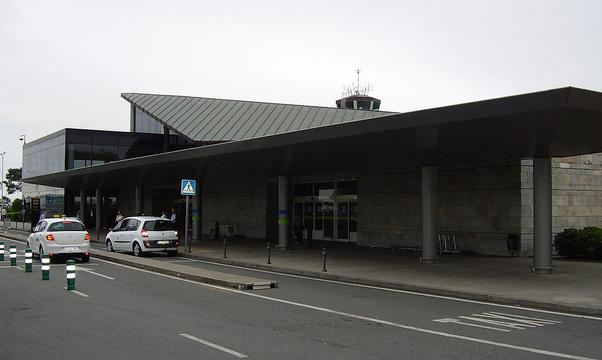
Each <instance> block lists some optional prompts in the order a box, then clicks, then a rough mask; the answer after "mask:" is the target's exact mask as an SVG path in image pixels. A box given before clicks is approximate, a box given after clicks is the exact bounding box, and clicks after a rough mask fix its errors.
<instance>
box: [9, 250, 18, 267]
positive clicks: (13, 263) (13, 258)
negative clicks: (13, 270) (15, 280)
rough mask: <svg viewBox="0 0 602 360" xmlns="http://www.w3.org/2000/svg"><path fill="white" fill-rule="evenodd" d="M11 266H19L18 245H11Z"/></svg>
mask: <svg viewBox="0 0 602 360" xmlns="http://www.w3.org/2000/svg"><path fill="white" fill-rule="evenodd" d="M10 266H17V247H16V246H15V245H11V246H10Z"/></svg>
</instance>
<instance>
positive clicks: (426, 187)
mask: <svg viewBox="0 0 602 360" xmlns="http://www.w3.org/2000/svg"><path fill="white" fill-rule="evenodd" d="M436 226H437V167H436V166H423V167H422V257H421V258H420V262H421V263H423V264H434V263H437V261H438V256H437V244H436V242H437V239H436V235H437V234H436Z"/></svg>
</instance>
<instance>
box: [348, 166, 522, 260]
mask: <svg viewBox="0 0 602 360" xmlns="http://www.w3.org/2000/svg"><path fill="white" fill-rule="evenodd" d="M420 186H421V180H420V171H419V170H418V169H416V170H414V171H408V172H400V173H382V174H371V175H362V176H359V177H358V209H359V210H358V211H359V213H358V245H367V246H381V247H389V246H400V247H421V245H422V243H421V241H422V240H421V236H422V214H421V189H420ZM438 188H439V189H438V225H439V228H441V229H445V230H449V231H452V232H454V233H455V234H456V236H457V244H458V248H459V249H460V250H462V251H473V252H478V253H482V254H497V255H506V254H508V251H507V246H506V240H507V239H508V235H509V234H518V233H519V232H520V220H521V204H520V201H521V196H520V190H519V189H520V166H519V164H518V163H516V164H495V165H490V166H479V167H468V166H467V167H453V168H451V167H448V168H440V169H439V172H438Z"/></svg>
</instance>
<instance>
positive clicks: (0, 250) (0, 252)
mask: <svg viewBox="0 0 602 360" xmlns="http://www.w3.org/2000/svg"><path fill="white" fill-rule="evenodd" d="M0 261H4V243H3V242H2V241H0Z"/></svg>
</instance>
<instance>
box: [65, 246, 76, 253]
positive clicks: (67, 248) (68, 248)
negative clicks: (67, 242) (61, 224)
mask: <svg viewBox="0 0 602 360" xmlns="http://www.w3.org/2000/svg"><path fill="white" fill-rule="evenodd" d="M65 251H69V252H74V251H79V248H78V247H66V248H65Z"/></svg>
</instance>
